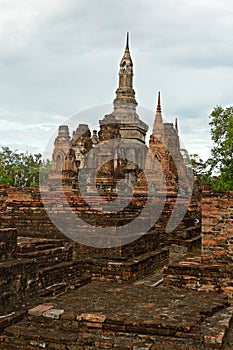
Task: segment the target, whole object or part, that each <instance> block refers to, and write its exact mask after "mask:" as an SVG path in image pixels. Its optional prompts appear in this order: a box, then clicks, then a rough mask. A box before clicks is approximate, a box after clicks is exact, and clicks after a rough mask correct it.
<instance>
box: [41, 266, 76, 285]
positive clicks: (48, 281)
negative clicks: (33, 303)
mask: <svg viewBox="0 0 233 350" xmlns="http://www.w3.org/2000/svg"><path fill="white" fill-rule="evenodd" d="M81 270H82V261H68V262H61V263H59V264H56V265H52V266H48V267H43V268H41V269H40V271H39V287H40V288H46V287H48V286H50V285H52V284H55V283H61V282H69V281H70V280H72V279H75V278H76V277H78V276H80V275H81V273H82V271H81Z"/></svg>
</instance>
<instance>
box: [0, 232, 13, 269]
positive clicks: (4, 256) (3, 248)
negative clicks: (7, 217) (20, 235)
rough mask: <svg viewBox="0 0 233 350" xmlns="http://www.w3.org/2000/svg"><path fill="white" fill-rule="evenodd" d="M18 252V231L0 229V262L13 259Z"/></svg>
mask: <svg viewBox="0 0 233 350" xmlns="http://www.w3.org/2000/svg"><path fill="white" fill-rule="evenodd" d="M16 251H17V230H16V229H14V228H9V229H7V228H6V229H0V262H2V261H6V260H9V259H13V258H15V257H16Z"/></svg>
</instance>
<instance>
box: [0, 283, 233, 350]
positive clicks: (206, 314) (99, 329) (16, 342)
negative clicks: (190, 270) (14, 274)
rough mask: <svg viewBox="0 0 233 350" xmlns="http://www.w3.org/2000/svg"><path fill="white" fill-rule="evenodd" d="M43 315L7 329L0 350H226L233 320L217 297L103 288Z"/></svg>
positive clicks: (66, 299)
mask: <svg viewBox="0 0 233 350" xmlns="http://www.w3.org/2000/svg"><path fill="white" fill-rule="evenodd" d="M194 300H195V303H194V302H193V301H194ZM47 305H48V306H49V307H47ZM35 307H36V305H35ZM40 309H41V310H42V311H41V313H39V314H38V307H37V309H36V310H37V313H36V314H37V315H41V316H31V315H32V314H35V313H33V309H32V310H31V311H30V312H29V313H30V314H31V315H28V317H27V318H25V319H24V320H22V321H20V322H18V323H17V324H15V325H13V326H11V327H9V328H7V329H6V330H5V332H4V334H3V335H2V336H1V343H0V349H4V350H6V349H19V350H23V349H40V348H46V349H47V348H48V349H58V350H65V349H70V350H71V349H72V350H74V349H76V350H81V349H93V350H94V349H112V348H114V349H119V350H124V349H125V350H126V349H129V350H139V349H140V350H141V349H151V350H152V349H153V350H155V349H156V350H158V349H159V350H162V349H166V350H197V349H224V346H225V343H226V339H227V336H228V334H229V330H230V326H231V324H232V314H233V308H232V307H231V306H230V305H229V303H228V301H227V298H226V297H224V296H223V295H217V294H215V293H198V292H195V291H187V290H186V291H185V290H181V289H175V290H174V289H172V290H169V289H168V288H164V287H157V288H152V287H145V286H135V285H134V286H132V285H131V286H119V285H115V284H110V283H100V282H93V283H92V284H89V285H87V286H84V287H82V288H80V289H78V290H76V291H73V292H71V293H69V294H66V295H64V296H61V297H59V298H56V299H51V298H50V299H47V300H46V303H44V305H41V306H40ZM45 309H46V310H47V311H46V312H45V313H44V312H43V311H44V310H45Z"/></svg>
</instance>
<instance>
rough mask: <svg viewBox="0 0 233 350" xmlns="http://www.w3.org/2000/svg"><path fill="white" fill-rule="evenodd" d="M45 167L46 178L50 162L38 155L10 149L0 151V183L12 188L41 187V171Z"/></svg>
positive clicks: (4, 148)
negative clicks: (44, 160)
mask: <svg viewBox="0 0 233 350" xmlns="http://www.w3.org/2000/svg"><path fill="white" fill-rule="evenodd" d="M42 167H43V170H42V171H43V172H44V177H46V176H47V175H48V171H49V170H48V169H49V168H50V162H49V161H46V162H43V161H42V156H41V154H40V153H38V154H34V155H33V154H29V153H28V152H26V153H18V152H17V151H12V150H11V149H10V148H9V147H2V148H1V150H0V183H1V184H7V185H11V186H29V187H38V186H39V174H40V169H42Z"/></svg>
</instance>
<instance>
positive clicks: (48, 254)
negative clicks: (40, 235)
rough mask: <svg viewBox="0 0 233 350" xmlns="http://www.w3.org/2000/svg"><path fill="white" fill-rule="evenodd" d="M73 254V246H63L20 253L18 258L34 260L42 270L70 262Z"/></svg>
mask: <svg viewBox="0 0 233 350" xmlns="http://www.w3.org/2000/svg"><path fill="white" fill-rule="evenodd" d="M72 253H73V248H72V246H67V247H65V246H62V247H56V248H51V249H45V250H38V251H34V252H24V253H18V254H17V256H18V258H21V259H34V260H35V261H36V262H37V264H38V266H39V267H40V268H41V267H45V266H48V265H53V264H57V263H60V262H63V261H70V260H71V259H72Z"/></svg>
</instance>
